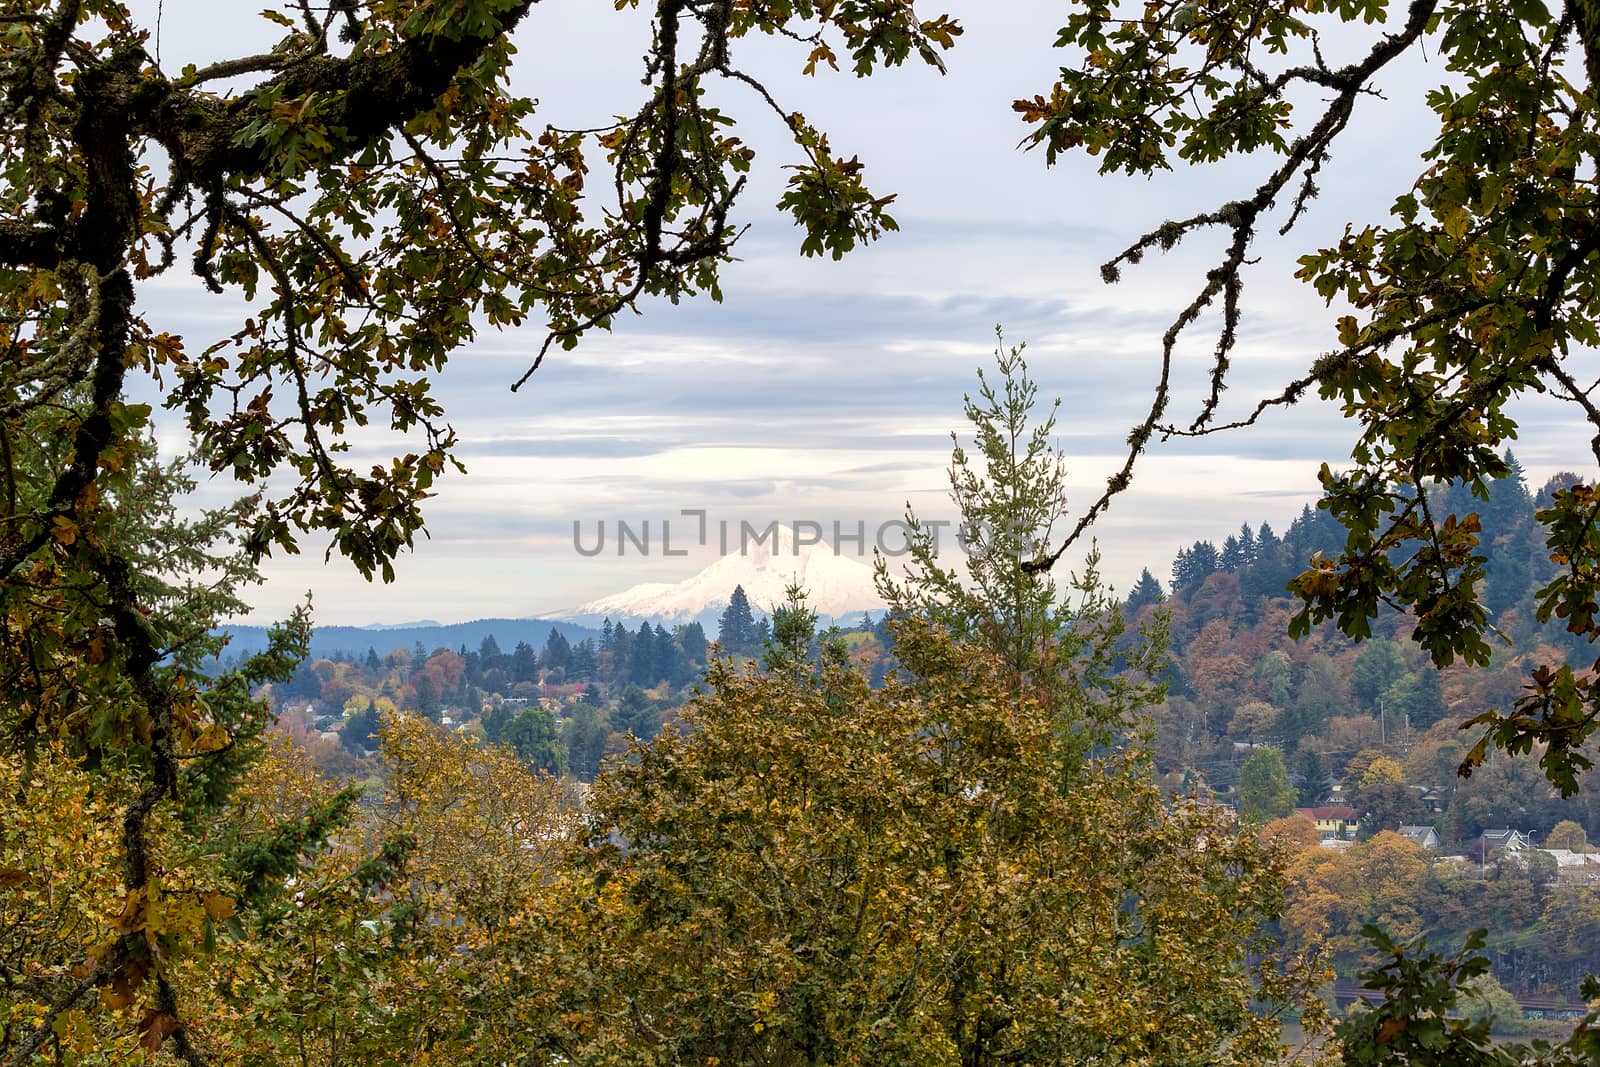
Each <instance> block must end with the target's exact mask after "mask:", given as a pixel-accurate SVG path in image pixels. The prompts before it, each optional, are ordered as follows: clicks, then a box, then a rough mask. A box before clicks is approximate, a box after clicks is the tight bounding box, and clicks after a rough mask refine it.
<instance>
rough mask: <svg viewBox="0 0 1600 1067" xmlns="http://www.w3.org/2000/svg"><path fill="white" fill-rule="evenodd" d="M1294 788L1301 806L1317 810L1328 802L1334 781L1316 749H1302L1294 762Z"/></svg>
mask: <svg viewBox="0 0 1600 1067" xmlns="http://www.w3.org/2000/svg"><path fill="white" fill-rule="evenodd" d="M1294 786H1295V791H1296V794H1297V800H1298V802H1299V805H1300V806H1301V807H1304V808H1315V807H1319V806H1320V805H1322V804H1326V803H1327V802H1328V797H1329V796H1331V795H1332V793H1333V779H1332V778H1330V777H1329V776H1328V769H1327V767H1325V766H1324V765H1323V763H1322V757H1321V756H1320V755H1318V754H1317V752H1316V750H1315V749H1310V748H1302V749H1301V750H1300V752H1299V754H1298V755H1296V756H1295V760H1294Z"/></svg>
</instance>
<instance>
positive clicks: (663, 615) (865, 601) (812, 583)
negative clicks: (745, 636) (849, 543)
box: [560, 527, 884, 637]
mask: <svg viewBox="0 0 1600 1067" xmlns="http://www.w3.org/2000/svg"><path fill="white" fill-rule="evenodd" d="M793 583H798V584H799V585H800V586H801V587H802V588H803V589H804V590H805V591H806V604H807V606H808V607H810V608H811V610H813V611H815V612H816V613H817V614H818V615H820V616H823V618H824V621H833V622H838V621H841V620H844V619H849V618H853V617H856V616H859V615H861V614H862V613H863V612H867V611H881V610H882V609H883V607H884V604H883V600H882V598H881V597H879V596H878V591H877V588H876V587H875V586H874V584H873V580H872V568H871V567H870V566H868V565H867V564H865V563H863V562H861V561H860V560H857V559H852V558H850V557H847V556H840V555H836V554H835V553H834V551H833V548H832V546H831V545H827V544H819V545H806V546H804V547H799V548H798V549H797V546H796V545H795V543H794V538H793V535H792V534H791V533H790V531H788V530H787V529H783V528H782V527H780V528H779V533H778V536H777V537H776V538H768V539H767V541H766V542H764V543H761V544H750V545H749V546H747V548H746V551H745V553H744V554H743V555H739V554H730V555H726V556H723V557H721V558H720V559H718V560H717V561H716V562H714V563H712V564H711V565H710V566H709V567H706V568H705V569H704V570H702V571H700V573H698V574H695V575H693V576H691V577H689V578H685V579H684V580H683V581H681V582H644V583H642V584H640V585H635V586H633V587H631V588H629V589H624V590H623V591H622V592H620V593H612V594H610V595H609V596H603V597H600V598H599V599H597V600H591V601H589V602H588V603H586V604H580V605H579V606H577V607H575V608H572V609H571V610H570V611H565V612H562V613H561V614H560V617H561V618H562V619H563V620H565V621H568V622H575V623H582V624H584V625H593V626H597V625H599V624H600V622H601V620H603V619H606V618H609V619H610V620H611V621H612V622H614V623H620V622H633V623H638V622H640V621H648V622H651V623H662V624H664V625H676V624H678V623H688V622H694V621H697V620H698V621H699V622H700V623H701V624H702V625H703V626H705V627H706V629H707V632H708V634H709V635H710V636H712V637H715V636H716V624H717V620H718V619H719V618H720V617H721V615H722V611H723V609H724V608H726V607H727V606H728V597H729V596H730V595H731V594H732V593H733V589H734V586H743V587H744V592H745V595H746V596H747V597H749V599H750V607H751V608H752V609H753V610H754V611H756V612H757V613H758V614H760V613H765V614H771V612H772V609H773V608H775V607H778V606H779V605H781V604H782V603H783V602H784V600H785V599H786V597H785V595H784V590H785V589H787V588H788V586H789V585H790V584H793Z"/></svg>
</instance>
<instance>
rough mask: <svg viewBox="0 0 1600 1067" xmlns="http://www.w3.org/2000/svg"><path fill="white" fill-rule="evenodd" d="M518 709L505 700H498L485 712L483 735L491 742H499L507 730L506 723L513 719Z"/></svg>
mask: <svg viewBox="0 0 1600 1067" xmlns="http://www.w3.org/2000/svg"><path fill="white" fill-rule="evenodd" d="M515 711H516V709H515V708H513V707H512V706H511V705H510V704H507V703H506V702H505V701H503V700H496V701H495V702H494V704H493V705H492V706H491V707H490V708H489V710H488V711H486V712H484V713H483V718H482V723H483V736H484V737H486V738H488V740H489V743H490V744H499V743H500V740H501V737H502V735H503V734H504V732H505V728H506V724H507V723H509V722H510V721H511V717H512V715H513V714H514V713H515Z"/></svg>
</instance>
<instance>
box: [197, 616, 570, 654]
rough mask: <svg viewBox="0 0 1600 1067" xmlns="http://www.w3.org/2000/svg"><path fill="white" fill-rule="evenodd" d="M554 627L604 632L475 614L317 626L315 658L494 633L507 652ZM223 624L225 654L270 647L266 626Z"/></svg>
mask: <svg viewBox="0 0 1600 1067" xmlns="http://www.w3.org/2000/svg"><path fill="white" fill-rule="evenodd" d="M552 628H554V629H555V630H556V631H557V632H558V633H560V634H561V636H563V637H565V638H566V639H567V640H568V641H570V642H572V643H573V644H577V643H578V642H580V641H585V640H589V639H591V638H592V639H594V640H597V641H598V640H599V638H600V631H599V630H596V629H593V628H591V627H588V626H580V625H578V624H576V623H570V622H558V621H555V620H553V619H474V620H472V621H471V622H458V623H453V624H451V625H449V626H441V625H439V624H437V623H434V624H416V625H408V626H319V627H317V628H316V631H315V632H314V633H313V634H312V636H311V658H312V659H317V658H319V657H322V656H329V655H332V654H333V653H335V652H348V653H350V654H351V655H353V656H355V655H363V654H365V653H366V651H367V649H369V648H370V649H372V650H373V651H375V652H377V654H378V655H380V656H382V655H385V654H387V653H390V652H393V651H394V650H395V649H397V648H407V649H409V648H411V647H412V646H413V645H415V644H417V643H418V642H421V644H422V647H423V648H425V649H427V650H428V651H429V652H432V651H433V650H434V649H436V648H448V649H451V650H452V651H454V650H455V649H458V648H460V647H461V646H462V645H465V646H466V647H467V648H468V649H469V650H476V649H477V648H478V646H479V645H481V644H482V643H483V639H484V638H485V637H493V638H494V639H495V643H496V644H498V645H499V646H500V647H501V648H502V649H504V650H506V651H507V652H509V651H511V649H513V648H515V647H516V644H517V642H518V641H526V642H527V643H528V644H529V645H531V646H532V647H533V648H534V649H541V648H543V647H544V643H545V639H546V638H547V637H549V636H550V630H551V629H552ZM220 629H222V630H223V631H225V632H227V633H228V634H230V635H231V637H232V640H231V641H230V642H229V643H228V648H227V650H226V651H225V652H224V653H223V655H224V657H227V656H240V655H247V654H249V653H252V652H259V651H261V650H262V649H264V648H266V647H267V631H266V628H265V627H263V626H223V627H220Z"/></svg>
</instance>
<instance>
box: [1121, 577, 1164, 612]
mask: <svg viewBox="0 0 1600 1067" xmlns="http://www.w3.org/2000/svg"><path fill="white" fill-rule="evenodd" d="M1164 599H1166V598H1165V595H1164V594H1163V593H1162V592H1161V583H1160V582H1158V581H1156V579H1155V576H1154V575H1152V574H1151V573H1150V568H1149V567H1146V568H1145V569H1144V570H1142V571H1140V572H1139V580H1138V581H1137V582H1134V583H1133V590H1132V591H1131V592H1130V593H1129V594H1128V603H1127V606H1126V607H1125V608H1124V609H1123V610H1125V611H1126V612H1127V613H1128V614H1129V615H1130V616H1132V615H1137V614H1138V613H1139V612H1140V611H1141V610H1143V609H1144V608H1147V607H1151V606H1153V605H1155V604H1159V603H1161V601H1162V600H1164Z"/></svg>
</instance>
